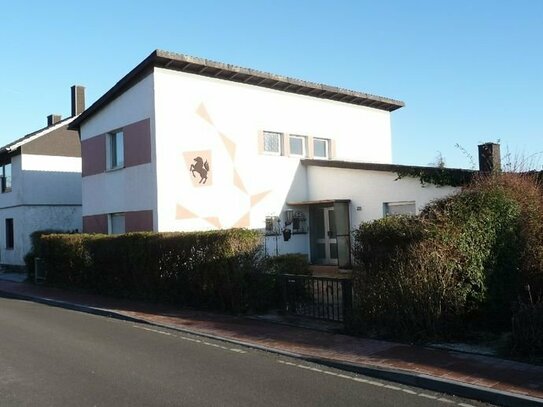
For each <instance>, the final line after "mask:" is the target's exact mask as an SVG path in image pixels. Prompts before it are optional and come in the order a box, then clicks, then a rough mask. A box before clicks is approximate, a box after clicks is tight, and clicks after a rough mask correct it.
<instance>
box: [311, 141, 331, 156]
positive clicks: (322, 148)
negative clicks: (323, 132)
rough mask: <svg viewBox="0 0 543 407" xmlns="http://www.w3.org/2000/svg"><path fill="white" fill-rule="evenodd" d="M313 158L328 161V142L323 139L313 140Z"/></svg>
mask: <svg viewBox="0 0 543 407" xmlns="http://www.w3.org/2000/svg"><path fill="white" fill-rule="evenodd" d="M313 157H315V158H325V159H328V158H329V157H330V141H329V140H327V139H324V138H314V139H313Z"/></svg>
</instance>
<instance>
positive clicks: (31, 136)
mask: <svg viewBox="0 0 543 407" xmlns="http://www.w3.org/2000/svg"><path fill="white" fill-rule="evenodd" d="M74 119H75V117H73V116H72V117H68V118H66V119H64V120H61V121H59V122H57V123H55V124H53V125H51V126H47V127H44V128H42V129H39V130H36V131H33V132H32V133H28V134H27V135H25V136H23V137H21V138H18V139H17V140H15V141H12V142H10V143H8V144H6V145H5V146H3V147H0V154H3V153H9V152H12V151H15V150H17V149H18V148H19V147H21V146H23V145H25V144H27V143H30V142H31V141H34V140H36V139H37V138H40V137H42V136H45V135H46V134H49V133H51V132H52V131H55V130H57V129H60V128H61V127H62V126H66V125H67V124H70V123H72V122H73V120H74Z"/></svg>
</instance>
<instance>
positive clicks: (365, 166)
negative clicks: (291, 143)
mask: <svg viewBox="0 0 543 407" xmlns="http://www.w3.org/2000/svg"><path fill="white" fill-rule="evenodd" d="M300 161H301V163H302V165H305V166H315V167H332V168H345V169H353V170H367V171H384V172H414V171H429V170H430V171H437V170H440V168H438V167H425V166H418V165H403V164H382V163H367V162H359V161H340V160H318V159H308V158H307V159H302V160H300ZM443 170H445V171H451V172H458V173H464V174H466V175H469V174H473V173H475V172H476V171H474V170H467V169H463V168H443Z"/></svg>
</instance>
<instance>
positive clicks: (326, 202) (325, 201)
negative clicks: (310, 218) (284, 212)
mask: <svg viewBox="0 0 543 407" xmlns="http://www.w3.org/2000/svg"><path fill="white" fill-rule="evenodd" d="M335 203H351V200H350V199H321V200H317V201H299V202H287V205H288V206H309V205H333V204H335Z"/></svg>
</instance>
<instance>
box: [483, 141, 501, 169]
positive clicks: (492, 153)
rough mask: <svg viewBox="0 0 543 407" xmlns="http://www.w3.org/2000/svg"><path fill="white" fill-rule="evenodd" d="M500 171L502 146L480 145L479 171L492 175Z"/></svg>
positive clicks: (493, 144) (492, 144)
mask: <svg viewBox="0 0 543 407" xmlns="http://www.w3.org/2000/svg"><path fill="white" fill-rule="evenodd" d="M500 170H501V156H500V145H499V144H496V143H484V144H481V145H479V171H481V172H485V173H492V172H496V171H500Z"/></svg>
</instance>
